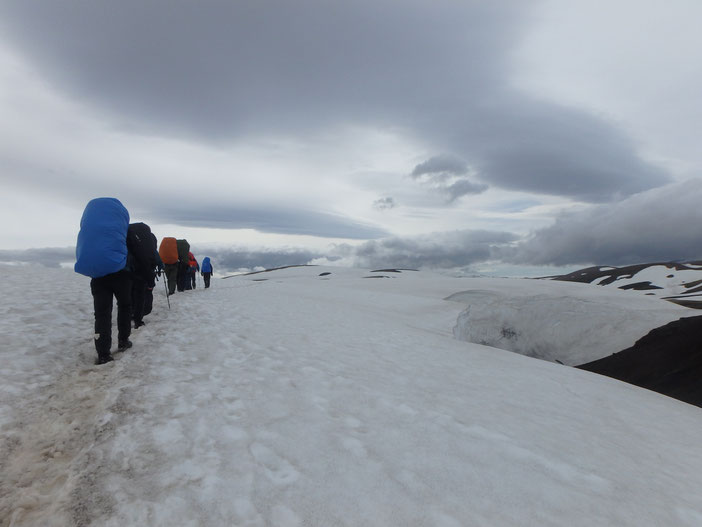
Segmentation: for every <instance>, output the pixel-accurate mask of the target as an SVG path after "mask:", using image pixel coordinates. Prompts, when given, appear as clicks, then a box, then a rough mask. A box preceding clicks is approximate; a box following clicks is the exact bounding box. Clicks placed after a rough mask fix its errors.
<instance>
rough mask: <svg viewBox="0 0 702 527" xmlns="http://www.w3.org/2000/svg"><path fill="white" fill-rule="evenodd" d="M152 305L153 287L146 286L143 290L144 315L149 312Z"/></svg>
mask: <svg viewBox="0 0 702 527" xmlns="http://www.w3.org/2000/svg"><path fill="white" fill-rule="evenodd" d="M153 306H154V288H153V287H149V286H146V291H144V316H146V315H148V314H149V313H151V310H152V309H153Z"/></svg>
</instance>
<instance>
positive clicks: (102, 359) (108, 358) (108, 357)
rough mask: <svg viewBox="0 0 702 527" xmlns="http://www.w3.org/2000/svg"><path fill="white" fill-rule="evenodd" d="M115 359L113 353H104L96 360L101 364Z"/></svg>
mask: <svg viewBox="0 0 702 527" xmlns="http://www.w3.org/2000/svg"><path fill="white" fill-rule="evenodd" d="M113 360H115V359H114V358H113V357H112V355H103V356H98V358H97V359H96V360H95V364H97V365H100V364H106V363H108V362H112V361H113Z"/></svg>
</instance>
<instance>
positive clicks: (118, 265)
mask: <svg viewBox="0 0 702 527" xmlns="http://www.w3.org/2000/svg"><path fill="white" fill-rule="evenodd" d="M128 226H129V212H128V211H127V209H126V208H125V207H124V205H122V203H121V202H120V201H119V200H118V199H115V198H95V199H93V200H91V201H90V202H88V204H87V205H86V207H85V210H84V211H83V216H82V218H81V220H80V231H79V232H78V242H77V243H76V264H75V266H74V270H75V271H76V272H77V273H80V274H82V275H85V276H89V277H90V278H91V280H90V292H91V293H92V295H93V307H94V310H95V350H96V351H97V354H98V358H97V360H96V361H95V364H105V363H107V362H110V361H112V360H114V358H113V357H112V354H111V352H110V349H111V347H112V301H113V297H114V298H116V299H117V330H118V333H117V351H124V350H126V349H127V348H130V347H131V346H132V342H131V341H130V340H129V336H130V334H131V331H132V324H131V315H132V277H131V273H130V271H129V269H128V267H127V262H128V250H127V228H128Z"/></svg>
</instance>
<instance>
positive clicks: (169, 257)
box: [158, 238, 178, 264]
mask: <svg viewBox="0 0 702 527" xmlns="http://www.w3.org/2000/svg"><path fill="white" fill-rule="evenodd" d="M158 255H159V256H160V257H161V261H162V262H163V263H164V264H174V263H178V243H177V242H176V239H175V238H164V239H163V240H161V246H160V247H159V248H158Z"/></svg>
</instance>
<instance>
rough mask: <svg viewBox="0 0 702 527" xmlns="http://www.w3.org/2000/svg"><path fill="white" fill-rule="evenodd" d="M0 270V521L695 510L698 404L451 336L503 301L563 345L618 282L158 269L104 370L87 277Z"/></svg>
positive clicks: (640, 324) (415, 518) (666, 516)
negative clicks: (190, 282) (168, 278)
mask: <svg viewBox="0 0 702 527" xmlns="http://www.w3.org/2000/svg"><path fill="white" fill-rule="evenodd" d="M2 271H3V273H4V274H5V278H6V287H5V289H4V293H5V302H3V304H2V307H0V310H1V311H0V313H1V314H2V316H0V328H2V336H3V346H1V347H0V360H2V364H3V368H2V370H0V397H1V398H2V403H3V404H2V405H1V406H0V432H1V436H0V438H1V442H0V475H1V478H0V522H1V523H0V525H2V526H9V525H12V526H26V525H59V526H63V525H95V526H98V525H100V526H103V525H106V526H124V525H164V526H165V525H169V526H170V525H198V526H199V525H242V526H244V525H246V526H266V525H270V526H283V527H286V526H302V525H312V526H334V525H343V526H358V525H364V526H385V525H392V526H408V525H409V526H440V527H451V526H458V525H491V526H503V525H504V526H512V525H514V526H524V525H539V526H543V525H554V526H555V525H558V526H561V525H574V526H579V525H582V526H591V525H630V526H642V525H643V526H646V525H689V526H693V525H700V524H702V497H701V496H700V493H699V489H700V488H702V444H701V443H700V441H699V438H700V437H701V436H702V420H701V419H700V415H701V414H700V411H701V410H700V409H699V408H697V407H693V406H690V405H687V404H685V403H681V402H679V401H676V400H673V399H670V398H667V397H664V396H661V395H658V394H656V393H653V392H650V391H647V390H643V389H640V388H637V387H634V386H631V385H627V384H624V383H622V382H619V381H615V380H612V379H609V378H606V377H602V376H599V375H595V374H592V373H589V372H585V371H581V370H577V369H573V368H569V367H564V366H560V365H558V364H554V363H552V362H547V361H543V360H535V359H533V358H529V357H525V356H522V355H519V354H516V353H511V352H508V351H503V350H500V349H496V348H494V347H488V346H483V345H480V344H475V343H468V342H464V341H460V340H458V339H456V338H455V337H454V328H457V329H455V331H456V332H457V333H458V334H459V336H460V334H461V331H462V330H461V329H460V328H464V327H465V325H466V321H465V320H464V319H466V318H467V319H469V320H471V316H469V315H466V310H470V311H469V313H473V314H475V313H476V312H481V310H482V313H483V314H486V313H490V312H491V313H493V314H496V313H499V312H500V311H501V309H500V308H499V305H500V302H502V301H504V300H506V299H509V298H516V299H517V300H515V303H514V304H512V305H506V307H504V308H503V309H502V311H512V312H514V315H513V317H512V318H510V320H517V314H519V313H521V314H522V315H527V314H528V315H529V316H531V319H530V320H531V321H532V323H534V324H537V326H538V323H539V322H543V321H553V320H554V317H555V320H556V321H557V322H558V323H559V325H560V328H561V330H560V332H559V331H556V330H553V331H552V332H551V334H553V335H557V336H558V338H560V339H561V342H569V341H570V340H573V339H572V336H568V335H569V334H570V333H571V332H576V333H577V331H578V328H579V327H580V325H581V324H582V323H583V322H584V321H588V323H591V321H592V320H593V319H594V320H600V318H598V317H600V316H601V315H600V311H602V310H603V309H606V306H607V304H608V302H610V301H611V302H614V303H616V302H619V300H617V298H618V295H612V293H613V292H611V291H607V290H605V289H601V288H593V287H592V286H589V285H583V284H568V283H559V282H548V281H540V280H496V279H490V280H487V279H459V278H449V277H444V276H437V275H432V274H428V273H423V272H402V273H392V272H382V273H373V272H370V271H365V270H360V269H340V268H320V267H299V268H290V269H284V270H279V271H274V272H269V273H261V274H257V275H251V276H238V277H233V278H230V279H227V280H215V281H214V282H213V287H212V288H211V289H209V290H206V291H205V290H202V289H197V290H195V291H189V292H184V293H178V294H176V295H175V296H173V297H172V298H171V305H172V307H171V310H168V308H167V306H166V301H165V297H163V295H162V291H161V290H160V289H157V290H156V292H157V293H158V295H160V296H158V295H157V297H156V298H155V309H154V313H152V314H151V315H150V316H149V317H147V319H146V320H147V325H146V326H145V327H142V328H140V329H139V330H136V331H135V332H134V333H133V335H132V340H133V341H134V347H133V348H132V349H130V350H128V351H127V352H125V353H124V354H122V355H121V356H120V355H119V354H118V355H117V357H118V360H116V361H115V362H113V363H109V364H106V365H103V366H95V365H93V359H94V356H95V351H94V348H93V343H92V304H91V297H90V292H89V287H88V280H87V279H85V278H83V277H80V276H78V275H75V274H74V273H72V272H71V271H68V270H60V269H53V270H51V269H44V268H29V267H2ZM325 273H328V274H325ZM369 277H376V278H375V279H370V278H369ZM158 285H160V284H158ZM586 290H587V292H586ZM590 290H594V291H596V293H591V292H590ZM600 293H604V294H605V295H611V296H607V297H606V298H605V297H602V296H599V294H600ZM618 293H621V294H628V293H626V292H618ZM615 297H616V298H615ZM447 298H450V300H445V299H447ZM530 298H531V299H538V300H539V301H538V302H530V301H529V299H530ZM558 298H561V299H563V302H564V303H561V304H558V305H557V306H556V307H555V308H554V307H553V306H550V301H549V299H550V300H551V301H553V300H554V299H558ZM627 298H633V297H631V296H629V297H627ZM642 300H647V301H650V302H659V303H660V306H665V307H661V309H662V310H663V311H666V310H667V309H668V307H670V308H671V309H672V310H674V311H670V312H669V313H668V312H666V314H665V317H675V316H677V314H678V313H679V312H680V311H676V310H682V309H683V308H681V307H679V306H674V305H672V304H669V303H663V302H662V301H660V300H658V299H655V298H643V299H642ZM634 303H635V304H636V307H634V308H632V309H631V310H630V312H629V313H628V314H627V316H629V317H634V318H635V319H636V323H635V324H632V325H631V326H620V327H618V328H612V329H607V330H603V331H601V332H600V333H599V336H598V335H593V336H591V337H590V341H591V344H592V345H593V347H596V345H595V341H596V340H597V338H601V339H602V342H601V345H602V347H603V348H604V347H606V345H607V343H606V341H607V340H609V339H611V338H613V337H614V336H615V334H617V333H619V332H624V333H626V332H630V333H631V334H632V336H631V338H634V339H636V338H638V336H634V335H633V333H638V332H640V331H641V330H643V329H646V328H644V326H646V324H648V323H651V324H658V320H656V319H654V317H653V315H652V314H651V312H652V311H655V309H651V308H649V307H648V304H647V305H644V303H643V302H642V303H641V304H639V303H638V300H637V301H636V302H634ZM484 305H489V308H484V307H480V306H484ZM656 305H658V304H656ZM549 306H550V307H549ZM588 307H589V309H588ZM540 310H546V311H547V312H544V313H540ZM615 311H616V310H615ZM607 316H610V317H611V316H613V315H612V313H610V312H608V315H607ZM461 317H463V319H462V318H461ZM647 317H648V318H647ZM472 320H473V321H477V320H478V319H472ZM645 320H647V321H648V322H644V321H645ZM515 324H516V323H515ZM633 326H636V328H635V329H631V327H633ZM652 327H654V326H652ZM652 327H649V328H647V329H646V331H644V333H645V332H647V331H648V329H652ZM513 329H514V331H522V329H521V326H517V325H515V326H514V328H513ZM533 331H545V330H543V329H542V328H540V327H536V328H534V329H533ZM506 333H507V334H509V331H506ZM546 333H547V332H546ZM527 337H528V338H529V339H532V340H533V339H534V338H535V337H533V336H531V335H527V336H525V337H524V338H527ZM569 339H570V340H569ZM564 353H565V356H568V355H569V352H567V351H565V352H564Z"/></svg>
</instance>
